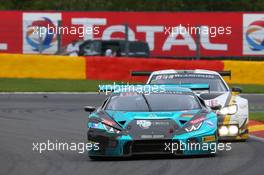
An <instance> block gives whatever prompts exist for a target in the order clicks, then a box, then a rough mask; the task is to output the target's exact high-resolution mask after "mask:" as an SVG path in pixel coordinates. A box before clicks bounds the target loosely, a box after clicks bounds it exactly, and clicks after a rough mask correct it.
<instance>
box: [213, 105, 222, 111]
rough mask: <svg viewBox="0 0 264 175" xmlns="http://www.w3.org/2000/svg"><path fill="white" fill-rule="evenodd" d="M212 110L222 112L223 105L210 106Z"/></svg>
mask: <svg viewBox="0 0 264 175" xmlns="http://www.w3.org/2000/svg"><path fill="white" fill-rule="evenodd" d="M210 108H211V109H212V110H214V111H217V110H220V109H221V108H222V106H221V105H216V106H210Z"/></svg>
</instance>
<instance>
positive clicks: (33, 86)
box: [0, 78, 112, 92]
mask: <svg viewBox="0 0 264 175" xmlns="http://www.w3.org/2000/svg"><path fill="white" fill-rule="evenodd" d="M106 83H108V84H109V83H112V82H111V81H97V80H89V81H88V80H50V79H9V78H7V79H5V78H1V79H0V92H92V91H97V90H98V89H97V87H98V85H99V84H106Z"/></svg>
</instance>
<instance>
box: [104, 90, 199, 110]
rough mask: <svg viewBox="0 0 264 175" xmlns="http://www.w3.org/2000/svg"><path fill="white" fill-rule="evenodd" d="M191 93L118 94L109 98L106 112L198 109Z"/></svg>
mask: <svg viewBox="0 0 264 175" xmlns="http://www.w3.org/2000/svg"><path fill="white" fill-rule="evenodd" d="M200 108H201V106H200V103H199V102H198V100H197V98H196V97H195V96H194V95H193V94H192V93H182V94H181V93H151V94H148V95H146V94H138V93H136V94H127V93H120V94H118V95H114V96H112V97H111V99H110V102H109V103H108V104H107V106H106V110H113V111H141V112H143V111H145V112H148V111H156V112H157V111H183V110H194V109H200Z"/></svg>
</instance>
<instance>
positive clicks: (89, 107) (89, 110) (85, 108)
mask: <svg viewBox="0 0 264 175" xmlns="http://www.w3.org/2000/svg"><path fill="white" fill-rule="evenodd" d="M95 109H96V108H95V107H94V106H84V111H85V112H90V113H92V112H94V111H95Z"/></svg>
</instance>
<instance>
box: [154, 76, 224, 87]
mask: <svg viewBox="0 0 264 175" xmlns="http://www.w3.org/2000/svg"><path fill="white" fill-rule="evenodd" d="M149 83H150V84H190V83H191V84H209V88H210V89H209V90H210V91H215V92H226V91H228V89H227V87H226V86H225V84H224V82H223V81H222V80H221V79H220V77H219V76H218V75H209V74H191V73H186V74H162V75H154V76H152V77H151V80H150V82H149Z"/></svg>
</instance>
